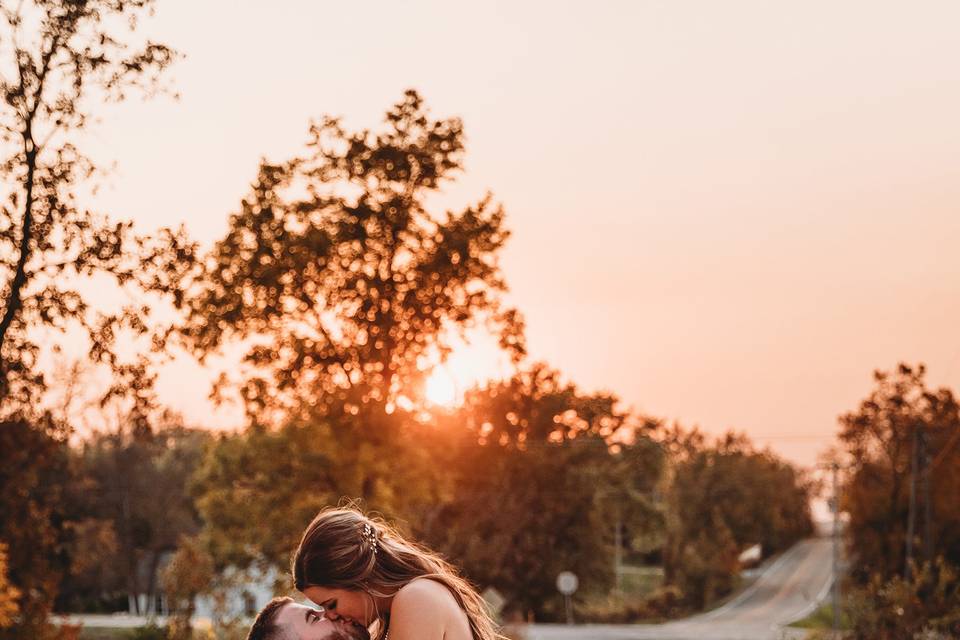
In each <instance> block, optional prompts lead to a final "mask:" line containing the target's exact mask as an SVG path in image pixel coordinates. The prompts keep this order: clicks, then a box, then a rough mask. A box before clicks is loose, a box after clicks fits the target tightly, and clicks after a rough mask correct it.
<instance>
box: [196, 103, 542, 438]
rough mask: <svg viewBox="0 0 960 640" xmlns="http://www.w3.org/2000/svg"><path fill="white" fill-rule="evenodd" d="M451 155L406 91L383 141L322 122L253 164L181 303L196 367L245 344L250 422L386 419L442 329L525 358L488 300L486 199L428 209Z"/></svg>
mask: <svg viewBox="0 0 960 640" xmlns="http://www.w3.org/2000/svg"><path fill="white" fill-rule="evenodd" d="M463 150H464V146H463V128H462V124H461V122H460V120H459V119H456V118H448V119H434V118H432V117H431V116H430V114H429V112H428V111H427V109H426V107H425V106H424V104H423V101H422V99H421V98H420V96H419V95H418V94H417V93H416V92H415V91H407V92H406V93H405V94H404V96H403V99H402V100H401V101H400V102H399V103H397V104H396V105H394V106H393V107H392V108H391V109H390V110H389V111H387V113H386V117H385V123H384V127H383V130H381V131H377V132H374V131H371V130H367V129H363V130H360V131H348V130H347V129H345V128H344V127H343V125H342V124H341V122H340V120H338V119H336V118H329V117H328V118H325V119H324V120H322V121H321V122H320V123H318V124H314V125H313V126H311V127H310V141H309V145H308V153H307V154H305V155H304V156H302V157H297V158H294V159H292V160H289V161H287V162H283V163H269V162H264V163H263V164H262V165H261V166H260V171H259V173H258V176H257V179H256V181H255V182H254V184H253V187H252V190H251V192H250V194H249V195H248V196H247V197H246V198H245V199H244V200H243V202H242V203H241V205H240V210H239V211H238V212H237V213H235V214H233V215H232V216H231V217H230V223H229V230H228V232H227V234H226V235H225V236H224V237H223V238H222V239H221V240H220V241H219V242H217V243H216V246H215V247H214V248H213V250H212V251H211V252H210V253H209V254H208V255H206V256H205V258H204V259H203V260H202V266H201V269H200V271H199V273H197V274H196V278H195V280H194V285H193V287H192V289H191V295H189V296H188V297H187V298H185V299H184V302H183V309H184V311H185V315H186V322H185V323H184V325H183V334H184V336H185V338H186V341H187V343H188V344H189V345H190V346H191V348H192V349H193V350H194V351H195V353H197V354H198V355H199V356H200V357H205V356H206V355H208V354H209V353H211V352H214V351H216V350H218V349H219V348H221V347H223V346H224V345H225V344H226V343H227V342H228V341H239V342H242V343H243V344H245V345H246V347H247V351H246V357H245V364H246V365H248V368H247V369H246V370H245V371H244V372H242V373H241V374H240V375H239V376H235V377H234V379H233V382H235V383H236V384H237V386H238V388H239V389H240V392H241V395H242V398H243V400H244V401H245V403H246V406H247V408H248V410H249V411H250V413H251V414H252V415H255V416H258V417H259V418H261V419H265V417H266V416H268V415H269V414H270V413H271V412H276V411H277V410H280V412H281V415H285V416H289V415H290V412H291V411H295V410H308V411H314V412H316V411H320V412H322V413H324V412H327V411H329V410H330V409H331V408H332V407H336V409H337V411H340V412H346V413H354V414H355V413H358V412H359V411H360V410H361V409H363V408H364V407H366V406H367V405H368V404H369V405H371V406H374V405H375V406H376V407H377V409H376V411H375V412H379V413H383V411H384V410H386V411H387V412H389V411H392V410H393V409H394V408H395V406H396V404H397V402H403V398H406V400H408V401H412V400H416V399H417V398H416V389H417V388H418V385H419V384H420V382H421V381H422V377H423V373H422V372H423V370H424V369H425V368H428V367H429V366H431V365H432V364H435V362H436V360H437V359H438V358H442V357H444V355H445V354H446V353H447V352H448V349H449V337H450V335H451V332H455V331H462V330H464V329H465V328H467V327H469V326H471V325H472V324H473V323H476V322H479V321H483V322H486V323H488V324H489V326H490V327H491V329H492V330H494V331H495V332H496V333H497V334H498V335H499V336H500V340H501V344H502V345H503V346H504V347H505V348H508V349H509V350H511V352H512V353H514V354H516V355H517V356H519V355H521V354H522V353H523V340H522V331H521V329H522V325H521V323H520V321H519V318H518V316H517V314H516V313H515V312H514V311H512V310H510V309H508V308H506V307H505V306H504V305H503V302H502V299H501V295H500V294H501V293H502V292H503V291H504V290H505V288H506V285H505V283H504V280H503V278H502V275H501V273H500V269H499V266H498V253H499V251H500V249H501V248H502V247H503V244H504V242H505V241H506V240H507V237H508V235H509V233H508V231H507V230H506V228H505V227H504V224H503V219H504V214H503V211H502V209H501V208H500V207H498V206H495V205H494V204H493V203H492V201H491V199H490V197H489V196H487V197H484V198H483V199H481V200H480V201H479V202H477V203H476V204H474V205H472V206H468V207H466V208H464V209H463V210H461V211H459V212H450V211H448V212H446V213H445V214H443V215H438V214H432V213H430V212H429V211H428V208H427V205H428V202H427V200H428V198H429V196H430V195H431V194H434V193H436V192H437V191H438V190H439V189H440V187H441V186H442V185H443V184H444V183H445V182H446V181H449V180H451V179H452V178H453V176H454V175H455V174H456V172H457V171H459V170H460V169H461V167H462V158H463ZM224 382H227V379H226V378H225V379H224ZM373 422H376V421H375V420H374V421H373Z"/></svg>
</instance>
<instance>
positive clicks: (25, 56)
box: [0, 0, 190, 414]
mask: <svg viewBox="0 0 960 640" xmlns="http://www.w3.org/2000/svg"><path fill="white" fill-rule="evenodd" d="M152 4H153V2H152V0H83V1H75V0H28V1H25V2H12V1H6V0H5V1H4V2H2V3H0V28H3V29H4V30H5V32H4V33H3V35H2V37H0V94H2V98H3V99H2V102H0V145H2V146H0V153H2V157H0V177H2V179H3V183H4V190H3V193H2V194H0V197H2V200H3V204H2V205H0V308H2V310H0V410H4V411H6V412H7V413H8V414H9V413H10V412H12V411H21V412H22V411H28V412H29V410H30V408H31V407H35V406H36V399H37V397H38V394H39V392H41V391H43V389H44V388H45V384H44V383H45V381H44V377H43V374H42V372H41V371H40V370H39V369H38V368H37V359H38V357H39V354H40V349H41V347H40V345H41V343H40V342H39V341H38V340H39V336H43V335H45V334H44V332H49V331H65V330H67V329H68V328H70V327H72V326H76V327H79V328H81V329H82V330H84V331H85V333H86V335H87V337H88V338H89V341H90V357H91V359H92V360H93V361H95V362H100V363H104V364H107V365H110V366H112V367H113V368H114V369H115V371H117V373H118V374H119V375H125V374H127V375H129V374H131V372H133V373H134V377H136V376H137V375H141V374H142V371H143V369H144V363H143V362H142V361H139V362H132V363H131V362H126V363H124V362H121V361H120V360H119V359H118V357H117V354H116V349H115V341H116V337H117V334H118V332H119V331H120V330H121V329H129V330H131V331H133V332H134V333H136V334H145V333H147V331H148V328H147V326H146V324H145V317H146V316H147V315H148V314H149V308H148V307H147V306H145V305H142V304H134V305H130V306H128V307H125V308H124V309H122V310H120V311H119V312H115V313H98V312H97V310H96V309H93V308H91V306H90V305H89V304H88V302H87V300H85V299H84V297H83V295H82V294H81V292H80V291H79V290H78V289H77V288H76V287H75V286H74V284H75V283H76V282H77V281H78V279H82V278H87V277H91V276H94V275H96V274H107V275H110V276H112V277H113V278H115V280H116V281H117V282H118V283H119V284H121V285H122V284H125V283H128V282H139V283H141V284H143V285H145V286H153V287H156V288H157V290H163V289H164V288H168V287H169V286H170V285H171V283H173V282H175V279H171V278H169V277H168V273H167V270H169V269H173V270H176V269H177V268H178V267H176V266H175V265H174V262H173V261H172V260H171V257H172V256H175V255H176V254H178V253H179V252H182V251H184V250H186V251H188V252H189V248H190V247H189V243H187V242H186V241H185V238H184V237H183V235H182V233H174V232H171V231H165V232H162V233H161V234H160V235H158V236H157V237H156V238H155V239H153V240H150V239H147V238H137V237H134V235H133V233H132V229H131V225H130V224H129V223H114V222H111V221H110V220H108V219H107V218H106V217H105V216H102V215H99V214H96V213H93V212H91V211H88V210H86V209H83V208H82V207H80V206H79V205H78V198H77V192H78V189H80V188H81V187H83V186H84V185H85V183H88V181H89V180H90V178H91V177H93V176H94V175H95V173H96V172H97V168H96V166H95V165H94V163H93V162H92V161H91V160H90V159H89V158H88V157H87V156H86V155H84V153H83V151H82V150H81V149H80V148H79V147H78V136H79V134H80V133H81V132H82V131H83V130H84V129H85V128H86V127H87V125H88V123H89V122H90V119H91V117H92V115H93V110H94V108H95V105H96V104H98V103H100V102H103V101H105V100H122V99H123V98H124V97H125V95H126V93H127V92H128V91H129V90H131V89H146V90H150V89H152V88H154V87H156V86H157V83H156V82H157V79H158V77H159V74H160V73H161V72H162V71H163V69H164V68H165V67H167V66H168V65H169V64H170V62H171V61H172V60H173V58H174V53H173V51H172V50H171V49H169V48H168V47H166V46H164V45H162V44H157V43H154V42H149V41H146V42H135V41H134V34H135V31H136V27H137V22H138V19H139V17H140V16H141V15H142V14H144V13H145V12H148V11H149V10H150V9H151V6H152ZM124 25H127V28H125V27H124ZM156 267H162V268H161V269H160V270H156Z"/></svg>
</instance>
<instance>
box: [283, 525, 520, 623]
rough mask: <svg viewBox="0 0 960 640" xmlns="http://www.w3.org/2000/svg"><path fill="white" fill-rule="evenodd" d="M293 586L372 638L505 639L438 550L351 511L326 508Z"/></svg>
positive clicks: (304, 546)
mask: <svg viewBox="0 0 960 640" xmlns="http://www.w3.org/2000/svg"><path fill="white" fill-rule="evenodd" d="M293 579H294V583H295V585H296V587H297V589H298V590H299V591H300V592H302V593H303V595H305V596H306V597H307V598H309V599H310V600H312V601H313V602H314V603H315V604H317V605H319V606H320V607H322V608H323V610H324V612H325V617H327V618H330V619H332V620H338V619H343V620H346V621H348V622H354V623H359V624H361V625H363V626H365V627H371V625H373V624H374V623H376V628H375V629H373V630H372V632H373V634H374V636H373V637H374V640H386V638H387V634H388V633H389V635H390V640H503V637H502V636H501V635H499V633H497V630H496V627H495V625H494V622H493V620H492V619H491V618H490V615H489V614H488V613H487V608H486V605H485V603H484V601H483V599H482V598H481V597H480V596H479V595H478V594H477V592H476V590H475V589H474V588H473V587H471V586H470V584H469V583H467V581H466V580H464V579H463V578H461V577H460V576H459V575H458V574H457V572H456V570H455V569H454V568H453V567H452V566H451V565H450V564H449V563H447V562H445V561H444V560H443V559H441V558H440V557H439V556H438V555H437V554H436V553H434V552H432V551H429V550H427V549H425V548H423V547H421V546H419V545H417V544H414V543H412V542H409V541H407V540H405V539H404V538H403V537H402V536H401V535H400V534H399V533H397V532H396V531H395V530H394V529H392V528H391V527H389V526H388V525H387V524H385V523H383V522H382V521H379V520H373V519H371V518H368V517H367V516H365V515H364V514H363V513H361V512H360V511H357V510H355V509H342V508H341V509H325V510H323V511H321V512H320V513H319V514H318V515H317V517H316V518H314V519H313V522H311V523H310V526H308V527H307V529H306V531H304V533H303V538H302V539H301V540H300V546H299V547H298V548H297V552H296V554H295V556H294V559H293Z"/></svg>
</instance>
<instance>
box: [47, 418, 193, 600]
mask: <svg viewBox="0 0 960 640" xmlns="http://www.w3.org/2000/svg"><path fill="white" fill-rule="evenodd" d="M209 438H210V436H209V435H208V434H207V433H206V432H204V431H200V430H192V429H185V428H183V427H180V426H177V425H175V424H174V425H170V426H163V427H160V428H157V429H154V430H149V431H143V430H139V429H131V428H127V429H124V430H121V431H119V432H109V433H102V434H98V435H95V436H94V437H93V438H91V439H90V440H88V441H86V442H84V443H83V446H82V449H81V450H80V451H79V452H77V459H76V466H77V472H76V478H77V480H76V483H75V485H74V487H73V491H72V494H73V495H72V503H73V504H72V509H73V511H74V513H75V514H76V518H75V521H74V523H73V526H72V527H71V530H72V533H73V535H72V536H71V547H70V549H71V551H72V553H71V557H72V567H71V569H72V579H71V585H72V587H73V593H69V594H65V595H66V596H67V599H69V597H70V596H73V597H75V598H76V597H79V595H80V594H82V593H91V592H92V593H101V594H110V593H117V592H120V593H124V594H129V595H131V596H134V598H131V601H132V602H134V606H135V607H137V608H139V606H140V605H139V602H137V600H136V598H135V596H136V595H138V594H147V596H148V601H150V600H151V599H152V596H154V595H155V594H156V593H158V591H159V567H160V564H161V560H162V559H163V557H164V556H165V555H166V554H169V553H171V552H173V551H174V550H175V549H176V548H177V546H178V544H179V542H180V539H181V538H182V537H183V536H188V535H191V534H194V533H196V531H197V530H198V529H199V526H200V522H199V516H198V514H197V511H196V508H195V505H194V501H193V499H192V497H191V496H190V492H189V489H190V485H191V482H192V479H193V476H194V473H195V472H196V470H197V468H198V466H199V465H200V461H201V459H202V458H203V455H204V453H205V450H206V445H207V442H208V440H209ZM98 544H99V545H103V548H104V549H110V548H112V549H113V551H114V552H113V553H103V552H102V551H101V553H98V554H97V555H96V556H95V558H96V559H95V560H94V561H93V562H91V561H90V560H91V558H90V557H89V556H87V555H85V553H84V551H85V550H89V549H90V548H92V547H93V546H94V545H98ZM143 613H147V612H143Z"/></svg>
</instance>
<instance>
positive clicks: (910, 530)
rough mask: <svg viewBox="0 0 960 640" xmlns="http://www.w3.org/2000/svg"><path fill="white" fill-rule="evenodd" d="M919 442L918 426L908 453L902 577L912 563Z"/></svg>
mask: <svg viewBox="0 0 960 640" xmlns="http://www.w3.org/2000/svg"><path fill="white" fill-rule="evenodd" d="M919 444H920V426H919V425H916V426H914V428H913V447H912V449H911V455H910V506H909V509H908V512H907V541H906V545H907V549H906V554H905V557H904V560H903V578H904V580H909V579H910V572H911V570H912V568H911V565H912V564H913V535H914V526H915V523H916V520H917V467H918V466H919V461H918V457H919V456H918V454H919V453H920V451H919V449H920V447H919Z"/></svg>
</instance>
